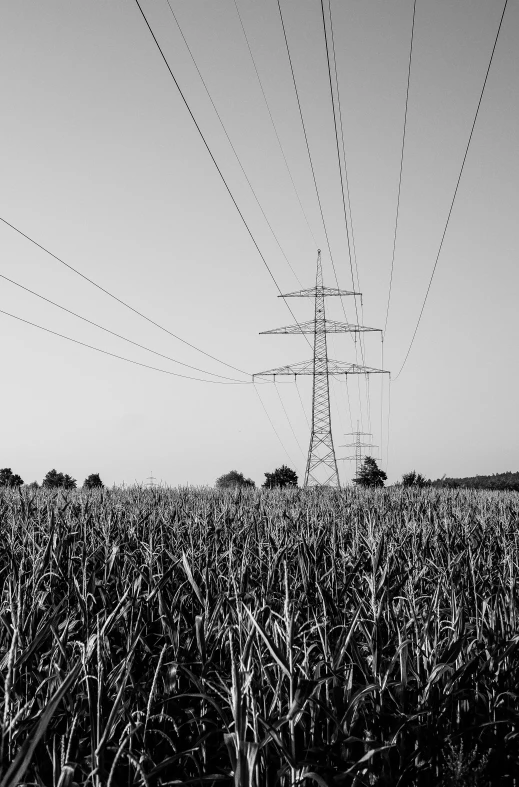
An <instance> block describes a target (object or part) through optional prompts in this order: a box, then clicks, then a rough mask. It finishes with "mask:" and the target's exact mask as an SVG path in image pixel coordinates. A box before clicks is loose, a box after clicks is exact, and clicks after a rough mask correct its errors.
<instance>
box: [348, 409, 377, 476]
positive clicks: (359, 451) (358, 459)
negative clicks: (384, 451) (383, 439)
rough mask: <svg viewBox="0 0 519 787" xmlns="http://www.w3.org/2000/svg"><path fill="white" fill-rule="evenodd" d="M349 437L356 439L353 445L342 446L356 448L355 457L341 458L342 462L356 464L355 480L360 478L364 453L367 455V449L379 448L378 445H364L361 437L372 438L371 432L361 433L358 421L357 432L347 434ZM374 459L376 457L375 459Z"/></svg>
mask: <svg viewBox="0 0 519 787" xmlns="http://www.w3.org/2000/svg"><path fill="white" fill-rule="evenodd" d="M347 435H352V437H354V438H355V439H354V441H353V443H345V445H342V446H341V448H354V449H355V456H343V457H341V461H350V462H353V461H354V462H355V478H358V477H359V470H360V466H361V464H362V459H363V453H364V454H365V449H366V448H377V446H376V445H374V444H373V443H363V442H362V440H361V437H372V434H371V432H360V431H359V422H358V421H357V431H356V432H347V433H346V436H347ZM373 458H374V459H375V458H376V457H373Z"/></svg>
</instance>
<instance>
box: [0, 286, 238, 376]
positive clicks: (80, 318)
mask: <svg viewBox="0 0 519 787" xmlns="http://www.w3.org/2000/svg"><path fill="white" fill-rule="evenodd" d="M0 278H1V279H4V280H5V281H8V282H9V283H10V284H14V285H15V286H16V287H20V289H22V290H25V292H29V293H30V294H31V295H35V296H36V297H37V298H40V299H41V300H42V301H46V302H47V303H50V304H51V305H52V306H56V307H57V308H58V309H61V310H62V311H64V312H67V313H68V314H72V316H73V317H77V318H78V320H83V322H87V323H89V325H93V326H94V327H95V328H99V329H100V330H101V331H105V332H106V333H110V334H112V336H116V337H117V338H118V339H122V340H123V341H124V342H128V343H129V344H133V345H134V346H135V347H140V349H141V350H146V352H149V353H153V355H158V356H160V357H161V358H165V359H166V360H168V361H172V362H173V363H178V364H180V365H181V366H185V367H186V368H188V369H193V370H194V371H195V372H202V374H209V375H210V376H211V377H220V379H222V380H232V381H233V382H235V383H242V384H245V385H247V383H246V382H245V381H244V380H237V379H236V378H235V377H226V376H225V375H223V374H216V372H208V371H207V370H206V369H200V368H199V367H198V366H191V364H189V363H184V362H183V361H179V360H177V359H176V358H171V357H170V356H169V355H164V353H159V352H157V351H156V350H152V349H151V348H150V347H145V345H143V344H139V342H134V341H133V339H128V338H127V337H126V336H121V334H120V333H115V331H111V330H110V329H109V328H105V327H104V326H103V325H99V323H97V322H94V321H93V320H89V319H88V318H87V317H82V316H81V314H77V313H76V312H73V311H72V310H71V309H67V308H66V306H61V304H59V303H56V302H55V301H51V300H50V298H46V297H45V296H44V295H40V293H38V292H35V291H34V290H31V289H29V287H25V286H24V285H23V284H20V283H19V282H17V281H14V280H13V279H9V278H8V277H7V276H4V275H3V274H2V273H0Z"/></svg>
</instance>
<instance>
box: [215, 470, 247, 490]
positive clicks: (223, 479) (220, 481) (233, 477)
mask: <svg viewBox="0 0 519 787" xmlns="http://www.w3.org/2000/svg"><path fill="white" fill-rule="evenodd" d="M255 486H256V484H255V483H254V481H253V480H252V479H251V478H245V476H244V475H243V473H239V472H238V471H237V470H231V472H230V473H226V474H225V475H221V476H220V478H217V479H216V488H217V489H235V488H236V487H240V488H249V489H252V488H253V487H255Z"/></svg>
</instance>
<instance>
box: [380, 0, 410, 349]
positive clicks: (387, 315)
mask: <svg viewBox="0 0 519 787" xmlns="http://www.w3.org/2000/svg"><path fill="white" fill-rule="evenodd" d="M415 16H416V0H414V2H413V21H412V24H411V44H410V47H409V64H408V67H407V89H406V94H405V111H404V128H403V132H402V147H401V150H400V174H399V176H398V195H397V199H396V217H395V232H394V234H393V252H392V254H391V273H390V276H389V292H388V294H387V306H386V321H385V323H384V334H385V333H386V330H387V321H388V318H389V304H390V303H391V288H392V286H393V269H394V267H395V251H396V237H397V233H398V217H399V214H400V193H401V190H402V172H403V168H404V150H405V133H406V130H407V107H408V104H409V85H410V83H411V63H412V60H413V40H414V21H415Z"/></svg>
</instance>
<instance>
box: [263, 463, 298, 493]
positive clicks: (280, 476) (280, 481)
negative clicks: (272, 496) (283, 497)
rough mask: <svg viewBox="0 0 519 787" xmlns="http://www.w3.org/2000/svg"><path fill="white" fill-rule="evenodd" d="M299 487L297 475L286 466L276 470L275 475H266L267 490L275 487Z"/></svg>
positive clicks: (265, 485) (264, 485)
mask: <svg viewBox="0 0 519 787" xmlns="http://www.w3.org/2000/svg"><path fill="white" fill-rule="evenodd" d="M277 486H278V487H285V486H297V473H296V472H295V471H294V470H291V469H290V468H289V467H287V466H286V465H282V466H281V467H278V468H277V469H276V470H274V472H273V473H265V483H264V484H263V487H264V488H265V489H274V487H277Z"/></svg>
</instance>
